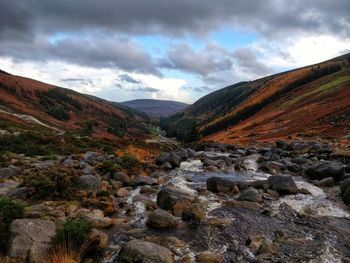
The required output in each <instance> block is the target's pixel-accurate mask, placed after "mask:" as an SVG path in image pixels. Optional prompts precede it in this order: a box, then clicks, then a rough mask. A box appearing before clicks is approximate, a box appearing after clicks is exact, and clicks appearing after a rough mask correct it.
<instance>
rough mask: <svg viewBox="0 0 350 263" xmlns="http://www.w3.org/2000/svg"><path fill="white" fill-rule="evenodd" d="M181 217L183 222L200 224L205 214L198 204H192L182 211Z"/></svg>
mask: <svg viewBox="0 0 350 263" xmlns="http://www.w3.org/2000/svg"><path fill="white" fill-rule="evenodd" d="M181 217H182V220H183V221H195V222H202V221H204V220H205V218H206V212H205V209H204V207H203V206H202V205H201V204H200V203H193V204H192V205H191V206H190V207H185V208H184V209H183V211H182V215H181Z"/></svg>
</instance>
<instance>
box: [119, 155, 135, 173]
mask: <svg viewBox="0 0 350 263" xmlns="http://www.w3.org/2000/svg"><path fill="white" fill-rule="evenodd" d="M119 165H120V166H121V167H122V168H123V169H125V170H133V169H134V168H138V167H140V162H139V161H138V160H137V159H136V158H135V156H133V155H132V154H125V155H124V156H123V157H121V160H120V163H119Z"/></svg>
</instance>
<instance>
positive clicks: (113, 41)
mask: <svg viewBox="0 0 350 263" xmlns="http://www.w3.org/2000/svg"><path fill="white" fill-rule="evenodd" d="M3 52H4V53H5V55H8V56H11V57H13V58H16V59H23V60H34V61H38V60H44V61H46V60H63V61H66V62H70V63H75V64H79V65H82V66H89V67H95V68H110V67H118V68H120V69H123V70H126V71H131V72H139V73H151V74H155V75H161V74H160V73H159V72H158V70H157V69H156V67H155V65H154V63H153V61H152V58H151V57H150V55H149V54H148V53H147V52H146V51H144V50H143V49H142V48H141V47H140V46H139V45H138V44H137V43H135V42H133V41H131V40H129V39H127V38H125V37H112V36H109V37H106V36H101V35H96V36H95V38H93V37H92V36H91V37H79V36H71V35H67V36H63V37H62V39H57V40H56V39H53V40H50V39H48V38H45V37H44V36H42V35H39V36H37V37H36V38H35V39H34V40H33V42H17V41H15V42H14V41H9V40H4V41H2V42H0V54H1V53H3Z"/></svg>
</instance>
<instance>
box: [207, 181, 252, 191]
mask: <svg viewBox="0 0 350 263" xmlns="http://www.w3.org/2000/svg"><path fill="white" fill-rule="evenodd" d="M206 184H207V190H209V191H211V192H214V193H232V192H233V190H234V189H235V188H237V187H238V189H240V190H241V189H245V188H246V186H247V183H245V182H244V181H233V180H229V179H224V178H221V177H210V178H208V179H207V182H206Z"/></svg>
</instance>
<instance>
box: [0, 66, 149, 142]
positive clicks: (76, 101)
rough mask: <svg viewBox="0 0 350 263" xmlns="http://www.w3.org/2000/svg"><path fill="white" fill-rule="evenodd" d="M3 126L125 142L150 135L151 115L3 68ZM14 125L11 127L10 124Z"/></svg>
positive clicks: (0, 96)
mask: <svg viewBox="0 0 350 263" xmlns="http://www.w3.org/2000/svg"><path fill="white" fill-rule="evenodd" d="M0 121H1V122H0V123H1V127H0V129H2V128H4V127H5V126H6V128H7V129H8V130H9V129H10V128H11V129H14V128H13V127H14V126H16V127H17V128H22V129H24V127H25V128H26V129H30V130H34V131H40V132H47V133H49V132H51V133H69V132H74V133H75V134H77V136H90V137H93V138H97V139H104V140H112V141H114V142H118V141H119V142H123V141H128V140H136V139H139V140H142V139H144V138H147V137H148V131H147V128H146V123H147V122H148V117H147V116H146V115H145V114H142V113H139V112H137V111H135V110H133V109H130V108H127V107H124V106H122V105H118V104H116V103H112V102H109V101H106V100H103V99H100V98H97V97H93V96H90V95H85V94H81V93H78V92H75V91H72V90H69V89H65V88H60V87H56V86H53V85H49V84H46V83H42V82H39V81H36V80H33V79H28V78H24V77H20V76H14V75H11V74H8V73H6V72H3V71H0ZM9 126H11V127H9Z"/></svg>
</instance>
